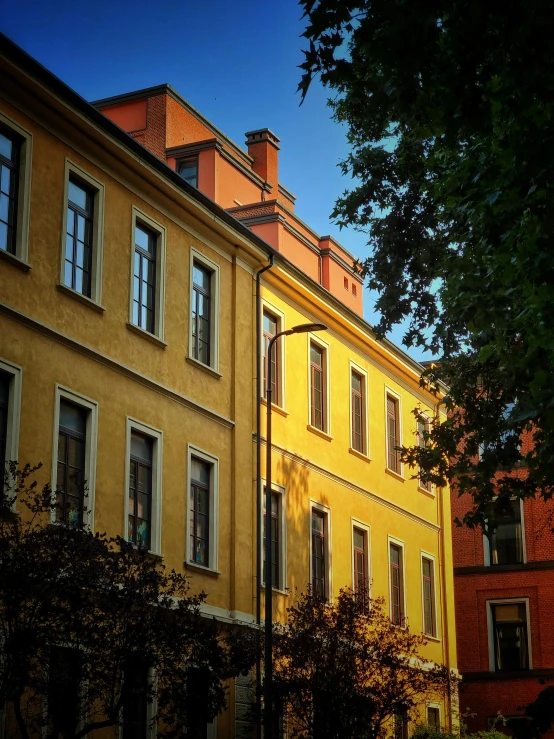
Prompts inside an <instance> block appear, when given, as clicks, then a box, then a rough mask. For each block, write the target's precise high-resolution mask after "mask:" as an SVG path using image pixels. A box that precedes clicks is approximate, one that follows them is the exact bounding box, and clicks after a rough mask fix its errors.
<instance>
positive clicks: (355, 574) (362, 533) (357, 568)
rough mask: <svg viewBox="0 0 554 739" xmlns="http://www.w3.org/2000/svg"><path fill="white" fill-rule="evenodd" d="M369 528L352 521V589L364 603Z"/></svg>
mask: <svg viewBox="0 0 554 739" xmlns="http://www.w3.org/2000/svg"><path fill="white" fill-rule="evenodd" d="M369 561H370V559H369V526H366V525H365V524H363V523H360V522H359V521H355V520H352V589H353V591H354V593H356V595H358V594H359V595H360V596H361V597H362V598H363V600H364V602H367V601H368V599H369V583H370V571H369Z"/></svg>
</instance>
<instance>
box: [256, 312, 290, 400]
mask: <svg viewBox="0 0 554 739" xmlns="http://www.w3.org/2000/svg"><path fill="white" fill-rule="evenodd" d="M266 311H267V313H271V314H272V315H273V316H274V317H275V318H276V319H277V332H280V331H286V322H285V314H284V313H283V311H281V310H279V309H278V308H276V307H275V306H274V305H272V304H271V303H269V302H268V301H267V300H264V299H263V298H262V305H261V314H260V326H261V327H262V331H261V335H260V347H259V351H260V357H261V373H260V377H259V379H258V385H259V393H260V397H261V398H262V399H263V400H265V397H264V387H263V382H264V373H263V362H264V355H263V340H264V337H263V327H264V312H266ZM276 351H277V352H278V355H277V367H278V368H279V370H280V372H279V377H278V383H277V387H278V389H279V390H278V392H279V402H278V403H275V401H274V402H273V404H272V405H275V406H277V407H278V408H281V409H282V410H284V411H286V409H287V400H286V393H285V389H286V386H287V383H286V362H285V358H286V356H287V337H286V336H281V338H280V339H279V340H278V341H277V342H276Z"/></svg>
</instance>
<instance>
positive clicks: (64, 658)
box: [47, 647, 81, 737]
mask: <svg viewBox="0 0 554 739" xmlns="http://www.w3.org/2000/svg"><path fill="white" fill-rule="evenodd" d="M80 682H81V665H80V659H79V650H78V649H71V648H68V647H52V648H51V649H50V659H49V671H48V692H47V706H48V723H49V729H50V731H49V732H48V733H49V735H50V736H55V737H57V736H61V737H66V736H67V737H70V736H74V735H75V733H76V732H77V730H78V728H79V723H80V708H81V706H80V695H79V693H80V691H79V684H80Z"/></svg>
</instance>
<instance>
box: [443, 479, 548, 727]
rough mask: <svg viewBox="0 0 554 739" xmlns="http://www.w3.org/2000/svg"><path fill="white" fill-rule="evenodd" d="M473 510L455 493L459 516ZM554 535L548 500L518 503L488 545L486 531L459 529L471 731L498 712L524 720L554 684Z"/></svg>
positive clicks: (460, 611) (460, 618)
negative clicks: (529, 708) (526, 709)
mask: <svg viewBox="0 0 554 739" xmlns="http://www.w3.org/2000/svg"><path fill="white" fill-rule="evenodd" d="M470 503H471V501H470V500H469V496H464V497H462V498H457V497H456V495H455V494H454V493H453V494H452V514H453V516H454V517H460V518H461V517H462V516H463V514H464V513H465V512H466V511H467V510H468V509H469V507H470ZM553 528H554V505H553V504H552V502H549V503H544V501H542V500H526V501H525V502H524V503H522V502H521V501H513V504H512V509H511V511H510V512H508V513H506V514H504V515H503V516H501V517H499V518H498V528H497V529H496V533H495V535H494V536H493V538H492V541H490V542H489V540H488V539H487V538H486V537H485V536H483V533H482V530H481V529H479V530H473V531H472V530H470V529H467V528H465V527H464V528H457V527H456V526H454V530H453V547H454V588H455V599H456V624H457V626H456V629H457V642H458V667H459V670H460V673H461V674H462V683H461V686H460V710H461V711H462V712H464V711H465V710H466V709H469V710H470V711H471V712H472V713H474V714H475V716H473V717H468V719H467V724H468V728H469V730H470V731H479V730H484V729H487V728H488V727H489V726H490V725H491V723H492V721H491V720H492V719H493V718H494V717H495V716H496V714H497V712H498V711H500V712H501V713H502V715H503V716H505V717H506V718H508V717H516V716H521V715H522V714H523V712H524V707H525V705H526V704H528V703H530V702H531V701H533V700H534V699H535V698H536V696H537V694H538V693H539V692H540V690H542V689H543V687H545V682H546V684H548V683H549V682H550V681H552V680H554V534H553V532H552V529H553ZM497 728H498V729H500V730H505V729H503V727H502V725H501V724H499V725H498V727H497ZM549 735H550V736H554V731H553V732H549Z"/></svg>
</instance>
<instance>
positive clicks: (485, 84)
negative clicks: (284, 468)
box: [299, 0, 554, 525]
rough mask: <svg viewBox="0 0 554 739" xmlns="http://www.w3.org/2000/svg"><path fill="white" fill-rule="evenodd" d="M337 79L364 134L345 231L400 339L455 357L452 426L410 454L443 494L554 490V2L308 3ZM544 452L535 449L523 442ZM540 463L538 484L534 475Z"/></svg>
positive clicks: (348, 169) (323, 73)
mask: <svg viewBox="0 0 554 739" xmlns="http://www.w3.org/2000/svg"><path fill="white" fill-rule="evenodd" d="M300 4H301V6H302V7H303V9H304V12H305V18H306V29H305V32H304V36H305V38H306V39H307V40H308V41H309V47H308V49H307V50H306V51H305V52H304V54H305V60H304V63H303V64H302V65H301V67H302V69H303V76H302V79H301V82H300V85H299V87H300V90H301V93H302V97H304V96H305V95H306V94H307V92H308V89H309V86H310V84H311V83H312V81H313V79H314V77H316V76H319V77H320V78H321V81H322V83H323V84H324V85H326V86H327V87H328V88H329V89H330V91H331V92H332V94H333V97H332V99H331V100H330V104H331V106H332V110H333V114H334V117H335V118H336V120H337V121H340V122H342V123H344V124H346V126H347V130H348V141H349V144H350V147H351V152H350V154H349V156H348V157H347V158H346V160H345V161H343V162H342V163H341V167H342V170H343V172H344V173H345V174H350V175H352V177H353V178H354V181H353V185H352V187H351V189H350V190H349V191H346V192H345V193H344V194H343V195H342V196H341V197H339V198H338V200H337V202H336V207H335V210H334V213H333V217H334V218H335V219H336V221H337V222H338V223H339V224H340V225H341V226H347V225H348V226H354V227H355V228H358V229H361V230H363V231H364V232H367V235H368V245H369V253H368V256H367V258H366V259H365V260H363V261H362V262H361V264H360V267H361V269H362V271H363V274H364V275H365V276H366V277H367V280H368V285H369V287H370V288H372V289H373V290H377V291H378V293H379V297H378V300H377V309H378V310H379V311H380V315H381V319H380V322H379V324H378V325H377V327H376V330H377V331H378V332H379V333H380V334H385V333H386V332H388V331H389V330H390V329H391V327H392V326H393V325H395V324H397V323H399V322H401V321H403V320H405V319H408V321H409V328H408V330H407V331H406V334H405V336H404V343H405V345H406V346H407V347H413V346H416V347H423V348H426V349H431V350H432V351H433V352H434V353H435V354H436V356H437V362H436V365H435V367H434V368H429V369H428V370H427V371H426V373H425V374H424V377H423V379H422V382H423V383H425V384H428V385H429V387H431V388H436V386H437V383H439V381H443V382H445V383H446V384H447V386H448V392H447V394H446V397H445V399H444V401H443V403H444V405H443V407H444V408H445V409H446V411H447V413H448V420H447V421H446V423H444V424H443V425H442V426H441V427H440V428H439V427H438V426H434V427H432V428H431V430H430V436H429V438H428V439H426V441H427V440H428V441H431V442H432V444H430V445H429V446H428V448H427V449H425V448H423V446H422V447H420V448H416V447H414V448H412V449H405V450H404V454H405V460H406V461H408V462H411V463H417V464H418V465H419V466H420V467H421V469H422V471H423V475H424V476H427V478H428V479H432V480H433V481H434V482H436V483H437V484H440V485H442V484H444V483H445V482H450V483H455V484H456V485H457V487H458V490H459V492H460V494H462V493H464V492H468V493H470V494H471V495H472V496H473V499H474V502H475V508H474V510H473V511H471V512H470V513H469V514H468V515H467V516H466V522H467V523H469V524H470V525H471V524H475V523H482V524H485V522H486V520H487V519H488V520H491V515H490V513H491V502H492V501H493V499H494V496H496V495H499V503H498V504H499V505H501V506H502V505H504V504H505V501H506V500H507V499H508V498H509V497H510V496H513V495H515V496H518V497H525V496H532V495H534V494H535V493H536V492H538V493H539V494H541V495H543V496H544V497H545V498H547V499H548V498H550V497H551V495H552V491H553V488H552V484H553V483H552V481H553V480H554V373H553V369H554V320H553V318H554V301H553V299H552V287H553V284H554V249H553V248H552V240H553V233H554V209H552V207H551V201H552V196H553V193H554V176H553V175H554V146H553V144H554V94H553V91H554V65H553V61H554V49H553V47H552V43H551V38H552V31H553V30H554V16H553V14H552V8H551V4H550V3H549V2H546V1H545V0H529V1H528V2H523V3H518V4H517V5H514V4H510V3H483V2H480V1H479V0H448V1H446V0H409V2H406V0H300ZM522 436H523V437H525V439H526V441H525V443H524V444H523V445H522V444H520V440H521V438H522ZM522 465H524V466H525V467H526V473H525V474H521V473H520V472H516V473H515V474H514V471H515V470H518V469H519V468H520V467H521V466H522Z"/></svg>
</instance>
